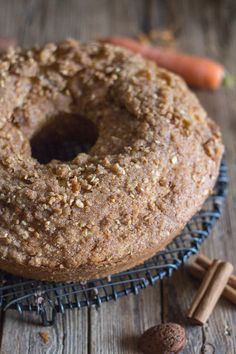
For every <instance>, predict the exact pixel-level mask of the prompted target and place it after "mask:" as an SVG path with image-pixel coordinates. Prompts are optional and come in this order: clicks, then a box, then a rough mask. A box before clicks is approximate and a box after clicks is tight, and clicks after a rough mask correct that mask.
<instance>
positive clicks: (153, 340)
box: [140, 322, 186, 354]
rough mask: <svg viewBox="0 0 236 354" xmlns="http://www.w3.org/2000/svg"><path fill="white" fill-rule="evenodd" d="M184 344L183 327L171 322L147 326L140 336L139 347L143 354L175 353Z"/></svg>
mask: <svg viewBox="0 0 236 354" xmlns="http://www.w3.org/2000/svg"><path fill="white" fill-rule="evenodd" d="M185 344H186V335H185V330H184V328H183V327H182V326H180V325H179V324H177V323H171V322H170V323H164V324H160V325H157V326H154V327H151V328H149V329H148V330H147V331H145V332H144V333H143V335H142V336H141V338H140V349H141V350H142V352H143V353H144V354H177V353H180V352H181V351H182V350H183V349H184V347H185Z"/></svg>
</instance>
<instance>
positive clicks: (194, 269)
mask: <svg viewBox="0 0 236 354" xmlns="http://www.w3.org/2000/svg"><path fill="white" fill-rule="evenodd" d="M188 270H189V272H190V273H191V274H192V275H193V276H194V277H195V278H197V279H200V280H202V279H203V278H204V276H205V274H206V269H205V268H203V267H202V266H201V265H199V264H198V263H196V262H193V263H191V264H190V265H189V266H188ZM229 281H230V278H229ZM229 281H228V284H227V285H226V287H225V288H224V291H223V293H222V296H223V297H224V298H225V299H227V300H229V301H230V302H232V303H233V304H234V305H236V288H234V287H232V286H231V285H229Z"/></svg>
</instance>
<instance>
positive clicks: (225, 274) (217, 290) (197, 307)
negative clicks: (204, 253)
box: [187, 260, 233, 325]
mask: <svg viewBox="0 0 236 354" xmlns="http://www.w3.org/2000/svg"><path fill="white" fill-rule="evenodd" d="M232 272H233V266H232V264H231V263H229V262H223V261H220V260H214V261H213V262H212V264H211V266H210V267H209V269H208V270H207V272H206V274H205V276H204V278H203V281H202V283H201V286H200V288H199V289H198V291H197V294H196V296H195V298H194V300H193V303H192V305H191V307H190V309H189V311H188V314H187V317H188V318H189V319H190V320H191V321H192V322H193V323H195V324H199V325H203V324H204V323H206V321H207V320H208V318H209V316H210V315H211V313H212V311H213V309H214V307H215V305H216V303H217V301H218V300H219V298H220V296H221V294H222V293H223V290H224V288H225V286H226V284H227V282H228V279H229V277H230V275H231V274H232Z"/></svg>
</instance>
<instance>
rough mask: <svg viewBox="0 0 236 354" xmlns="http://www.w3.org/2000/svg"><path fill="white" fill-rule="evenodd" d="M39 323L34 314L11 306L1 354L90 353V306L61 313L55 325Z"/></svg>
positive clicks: (4, 330) (5, 323)
mask: <svg viewBox="0 0 236 354" xmlns="http://www.w3.org/2000/svg"><path fill="white" fill-rule="evenodd" d="M38 323H39V322H38V317H37V316H35V315H34V314H31V313H25V314H24V315H23V316H20V315H19V314H18V313H17V312H16V311H14V310H9V311H8V312H7V313H6V316H5V320H4V321H3V330H2V342H1V351H0V352H1V354H13V353H14V354H23V353H24V354H26V353H30V354H49V353H50V354H64V353H81V354H87V352H88V351H87V325H88V321H87V309H84V310H81V311H78V310H75V311H71V310H68V311H67V312H66V314H65V315H64V316H63V315H61V314H58V316H57V320H56V323H55V326H52V327H42V326H40V325H38ZM42 332H44V333H46V334H47V336H48V342H47V343H44V341H43V339H42V337H41V335H40V333H42Z"/></svg>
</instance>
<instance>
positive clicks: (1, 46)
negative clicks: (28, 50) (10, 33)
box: [0, 37, 16, 52]
mask: <svg viewBox="0 0 236 354" xmlns="http://www.w3.org/2000/svg"><path fill="white" fill-rule="evenodd" d="M15 45H16V40H15V39H14V38H7V37H0V52H4V51H5V50H7V48H9V47H15Z"/></svg>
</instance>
